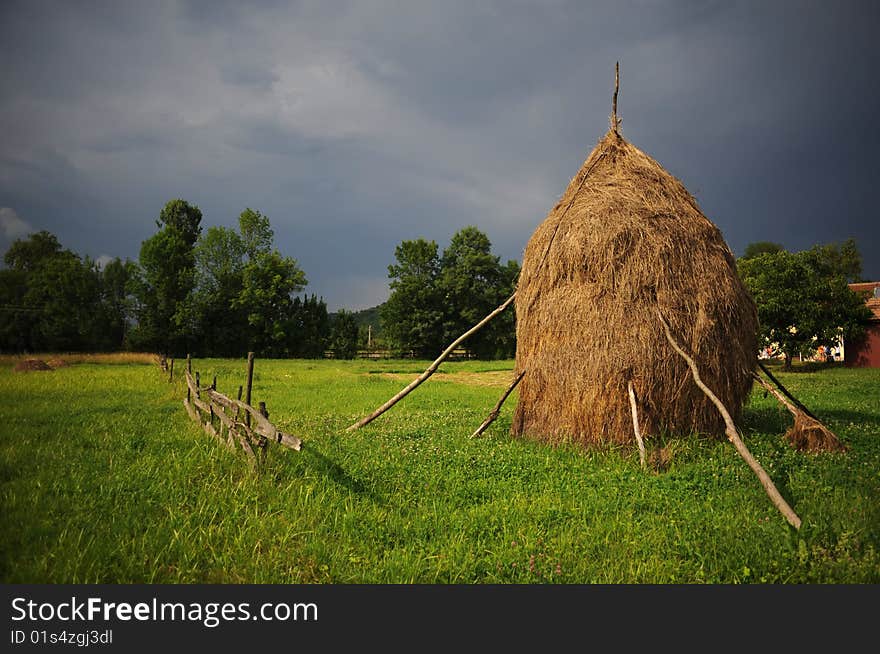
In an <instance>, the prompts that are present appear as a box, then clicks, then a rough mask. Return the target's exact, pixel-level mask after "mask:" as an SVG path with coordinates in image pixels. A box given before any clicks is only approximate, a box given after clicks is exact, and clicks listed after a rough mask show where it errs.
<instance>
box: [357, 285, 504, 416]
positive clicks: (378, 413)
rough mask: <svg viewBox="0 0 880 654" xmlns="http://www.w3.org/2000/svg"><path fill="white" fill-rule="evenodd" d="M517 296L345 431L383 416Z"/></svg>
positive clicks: (479, 323) (465, 334)
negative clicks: (396, 392) (395, 393)
mask: <svg viewBox="0 0 880 654" xmlns="http://www.w3.org/2000/svg"><path fill="white" fill-rule="evenodd" d="M515 298H516V292H514V293H513V295H511V296H510V297H509V298H507V299H506V300H505V301H504V303H503V304H502V305H501V306H499V307H498V308H497V309H495V310H494V311H493V312H492V313H490V314H489V315H488V316H486V317H485V318H483V319H482V320H481V321H480V322H478V323H477V324H476V325H474V326H473V327H471V328H470V329H469V330H467V331H466V332H465V333H464V334H462V335H461V336H459V337H458V338H457V339H455V340H454V341H453V342H452V344H451V345H450V346H449V347H447V348H446V349H445V350H443V352H442V353H441V354H440V356H439V357H437V359H435V361H434V363H432V364H431V365H430V366H428V368H427V369H426V370H425V372H423V373H422V374H421V375H419V376H418V377H416V378H415V379H414V380H413V381H412V382H410V384H409V386H407V387H406V388H404V389H403V390H402V391H400V392H399V393H398V394H397V395H395V396H394V397H392V398H391V399H390V400H388V401H387V402H386V403H385V404H383V405H382V406H380V407H379V408H378V409H376V410H375V411H373V413H371V414H370V415H368V416H366V417H364V418H361V419H360V420H359V421H358V422H356V423H355V424H353V425H351V426H350V427H348V428H347V429H346V430H345V431H353V430H355V429H360V428H361V427H363V426H364V425H367V424H369V423H371V422H372V421H373V420H375V419H376V418H378V417H379V416H381V415H382V414H383V413H385V412H386V411H387V410H388V409H390V408H391V407H393V406H394V405H395V404H397V403H398V402H399V401H400V400H402V399H403V398H404V397H406V396H407V395H409V393H410V392H412V391H414V390H415V389H416V388H417V387H418V386H419V385H420V384H421V383H422V382H423V381H425V380H426V379H427V378H428V377H430V376H431V375H433V374H434V373H435V372H436V371H437V368H439V367H440V364H441V363H443V362H444V361H445V360H446V358H447V357H448V356H449V355H450V354H452V352H453V351H454V350H455V348H457V347H458V346H459V345H461V343H462V342H463V341H464V340H465V339H467V338H468V337H470V336H472V335H473V334H475V333H476V332H478V331H479V330H480V329H482V328H483V326H485V325H486V323H488V322H489V321H490V320H492V318H494V317H495V316H497V315H498V314H499V313H501V312H503V311H504V310H505V309H506V308H507V307H509V306H510V305H511V304H512V303H513V300H514V299H515Z"/></svg>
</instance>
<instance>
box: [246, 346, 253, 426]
mask: <svg viewBox="0 0 880 654" xmlns="http://www.w3.org/2000/svg"><path fill="white" fill-rule="evenodd" d="M246 384H247V385H246V386H245V394H244V403H245V404H250V403H251V388H252V387H253V385H254V353H253V352H248V356H247V382H246ZM244 422H245V424H246V425H247V426H248V427H250V426H251V414H250V413H247V412H245V414H244Z"/></svg>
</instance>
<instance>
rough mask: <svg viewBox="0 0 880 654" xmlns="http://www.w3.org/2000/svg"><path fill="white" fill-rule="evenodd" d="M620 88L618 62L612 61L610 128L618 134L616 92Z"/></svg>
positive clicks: (618, 120)
mask: <svg viewBox="0 0 880 654" xmlns="http://www.w3.org/2000/svg"><path fill="white" fill-rule="evenodd" d="M619 90H620V62H619V61H618V62H615V63H614V98H613V99H612V101H611V129H612V131H613V132H614V133H615V134H617V135H618V136H620V133H619V132H618V131H617V128H618V127H619V126H620V119H619V118H618V117H617V92H618V91H619Z"/></svg>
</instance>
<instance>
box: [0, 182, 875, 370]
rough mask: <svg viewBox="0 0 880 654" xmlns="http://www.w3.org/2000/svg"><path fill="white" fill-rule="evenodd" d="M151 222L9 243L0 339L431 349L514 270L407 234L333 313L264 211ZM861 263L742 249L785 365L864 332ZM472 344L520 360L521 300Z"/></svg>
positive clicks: (477, 236) (498, 295)
mask: <svg viewBox="0 0 880 654" xmlns="http://www.w3.org/2000/svg"><path fill="white" fill-rule="evenodd" d="M156 228H157V231H156V233H155V234H153V235H152V236H151V237H149V238H148V239H146V240H145V241H143V242H142V244H141V248H140V253H139V258H138V260H137V261H130V260H124V261H123V260H121V259H120V258H116V259H114V260H112V261H109V262H107V263H105V264H104V265H98V264H97V262H95V261H94V260H92V259H90V258H88V257H80V256H79V255H77V254H76V253H74V252H72V251H70V250H68V249H65V248H63V247H62V246H61V244H60V243H59V241H58V239H57V238H56V237H55V236H54V235H53V234H51V233H49V232H47V231H41V232H37V233H35V234H31V235H30V236H28V237H27V238H24V239H19V240H17V241H15V242H14V243H13V244H12V245H11V246H10V247H9V249H8V250H7V252H6V253H5V255H4V258H3V261H4V263H5V266H6V267H5V268H3V269H0V350H2V351H5V352H61V351H70V352H72V351H112V350H121V349H129V350H139V351H152V352H157V353H162V354H165V355H168V356H177V357H179V356H182V355H184V354H186V353H191V354H193V355H195V356H220V357H231V356H241V355H242V354H243V353H245V352H248V351H253V352H256V353H257V354H258V355H259V356H263V357H303V358H320V357H323V356H324V354H325V352H326V351H327V350H328V349H329V350H332V352H333V355H334V356H336V357H338V358H352V357H354V356H355V355H356V354H357V351H358V350H359V349H364V348H366V347H367V343H368V338H370V343H371V345H372V346H373V347H374V348H387V349H389V350H390V351H391V352H392V353H394V354H396V355H398V356H415V357H419V358H434V357H435V356H437V354H439V353H440V351H442V350H443V348H444V347H445V346H446V345H448V344H449V343H451V342H452V341H453V340H455V339H456V338H457V337H458V336H460V335H461V334H462V333H464V332H465V331H466V330H468V329H469V328H470V327H472V326H473V325H475V324H476V323H477V322H479V321H480V320H481V319H482V318H483V317H485V316H486V315H487V314H489V313H490V312H491V311H492V310H493V309H494V308H496V307H497V306H499V305H500V304H501V303H502V302H503V301H504V300H505V299H506V298H507V297H509V296H510V294H511V293H513V291H514V290H515V288H516V284H517V279H518V277H519V272H520V266H519V263H518V262H516V261H513V260H509V261H507V262H506V263H503V264H502V262H501V259H500V257H498V256H496V255H494V254H493V253H492V244H491V242H490V241H489V238H488V237H487V236H486V235H485V234H484V233H483V232H481V231H480V230H479V229H477V228H476V227H474V226H469V227H465V228H463V229H461V230H459V231H458V232H456V233H455V234H454V235H453V236H452V238H451V240H450V243H449V245H448V246H447V247H446V248H445V249H444V250H443V251H442V252H441V251H440V249H439V247H438V245H437V243H436V242H435V241H428V240H425V239H421V238H420V239H416V240H405V241H402V242H401V243H400V244H399V245H398V246H397V247H396V248H395V252H394V262H393V263H392V264H391V265H389V266H388V277H389V280H390V284H389V285H390V288H391V294H390V296H389V298H388V300H387V301H386V302H385V303H384V304H382V305H380V306H379V307H374V308H373V309H370V310H366V311H363V312H358V313H357V314H355V313H352V312H350V311H346V310H341V311H339V312H338V313H336V314H335V315H331V314H330V313H328V311H327V304H326V302H325V301H324V299H323V298H318V297H317V296H315V295H314V294H312V295H305V294H302V291H303V290H304V289H305V288H306V286H307V284H308V281H307V278H306V275H305V272H304V271H303V270H302V269H301V268H300V266H299V265H298V263H297V261H296V260H295V259H293V258H291V257H289V256H285V255H283V254H281V253H280V252H279V251H278V249H277V248H276V247H275V243H274V237H275V236H274V232H273V230H272V227H271V224H270V222H269V218H268V217H267V216H265V215H263V214H261V213H260V212H259V211H255V210H253V209H250V208H247V209H245V210H244V211H243V212H242V213H241V214H240V215H239V217H238V228H237V229H232V228H227V227H219V226H212V227H208V228H207V229H206V230H204V231H203V227H202V213H201V211H200V210H199V208H198V207H197V206H195V205H192V204H190V203H189V202H186V201H185V200H181V199H176V200H172V201H170V202H168V203H167V204H166V205H165V206H164V207H163V208H162V210H161V211H160V213H159V216H158V219H157V220H156ZM861 265H862V264H861V256H860V254H859V252H858V249H857V247H856V244H855V241H853V240H849V241H845V242H843V243H840V244H828V245H817V246H815V247H813V248H810V249H809V250H804V251H802V252H788V251H786V250H785V249H784V248H783V247H782V246H781V245H779V244H777V243H769V242H758V243H752V244H751V245H749V246H748V247H747V248H746V251H745V253H744V255H743V256H742V257H741V258H740V259H739V260H738V262H737V268H738V271H739V274H740V276H741V277H742V279H743V282H744V283H745V285H746V287H747V288H748V290H749V292H750V293H751V295H752V297H753V298H754V300H755V302H756V305H757V307H758V319H759V323H760V333H759V338H760V339H761V343H762V346H772V347H775V348H777V349H778V351H779V352H780V353H782V355H783V356H784V357H785V361H786V365H790V364H791V361H792V359H793V358H794V357H795V356H797V355H798V354H807V353H810V352H812V351H814V350H815V349H816V348H817V347H818V346H819V345H825V346H833V345H834V344H836V343H837V342H838V340H839V339H840V338H844V339H846V340H848V341H849V340H852V339H857V338H859V337H860V336H861V335H862V334H863V333H864V328H865V325H866V324H867V322H868V320H869V318H870V316H871V314H870V312H869V311H868V309H867V307H866V306H865V302H864V298H863V297H860V296H859V295H858V294H856V293H854V292H852V290H851V289H850V288H849V287H848V285H847V284H848V283H850V282H854V281H858V280H860V279H861ZM377 317H378V324H375V325H374V324H373V322H374V321H375V319H376V318H377ZM365 319H366V320H368V321H369V324H365V322H364V321H365ZM368 334H369V335H370V336H368ZM465 347H466V348H467V349H468V351H469V353H470V354H471V355H472V356H476V357H479V358H510V357H513V356H514V355H515V353H516V328H515V315H514V312H513V311H511V310H509V311H507V312H505V313H503V314H501V315H500V316H498V317H497V318H495V319H494V320H493V321H492V322H490V323H489V324H488V325H487V326H486V327H484V328H483V329H482V330H481V331H479V332H478V333H477V334H475V335H474V336H472V337H471V338H470V339H469V341H468V342H467V343H465Z"/></svg>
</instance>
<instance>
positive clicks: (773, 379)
mask: <svg viewBox="0 0 880 654" xmlns="http://www.w3.org/2000/svg"><path fill="white" fill-rule="evenodd" d="M758 367H759V368H760V369H761V370H762V371H763V372H764V374H765V375H767V377H768V379H770V381H772V382H773V383H774V384H776V387H777V388H778V389H779V390H780V391H782V393H783V394H784V395H785V397H787V398H788V399H789V400H791V402H793V403H794V405H795V406H796V407H797V408H799V409H800V410H801V411H803V412H804V413H806V414H807V415H808V416H810V417H811V418H812V419H813V420H818V418H817V417H816V416H814V415H813V414H812V413H811V412H810V410H809V409H808V408H807V407H805V406H804V405H803V404H801V403H800V402H799V401H798V399H797V398H796V397H795V396H794V395H792V394H791V393H789V392H788V389H787V388H786V387H785V386H783V385H782V382H781V381H779V380H778V379H776V377H774V376H773V373H771V372H770V371H769V370H768V369H767V366H765V365H764V364H763V363H761V362H760V361H758ZM758 381H759V382H761V383H762V384H763V383H764V380H762V379H761V378H760V377H759V378H758ZM765 388H766V386H765ZM771 392H772V391H771ZM773 394H774V395H776V396H777V397H779V394H778V393H773Z"/></svg>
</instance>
